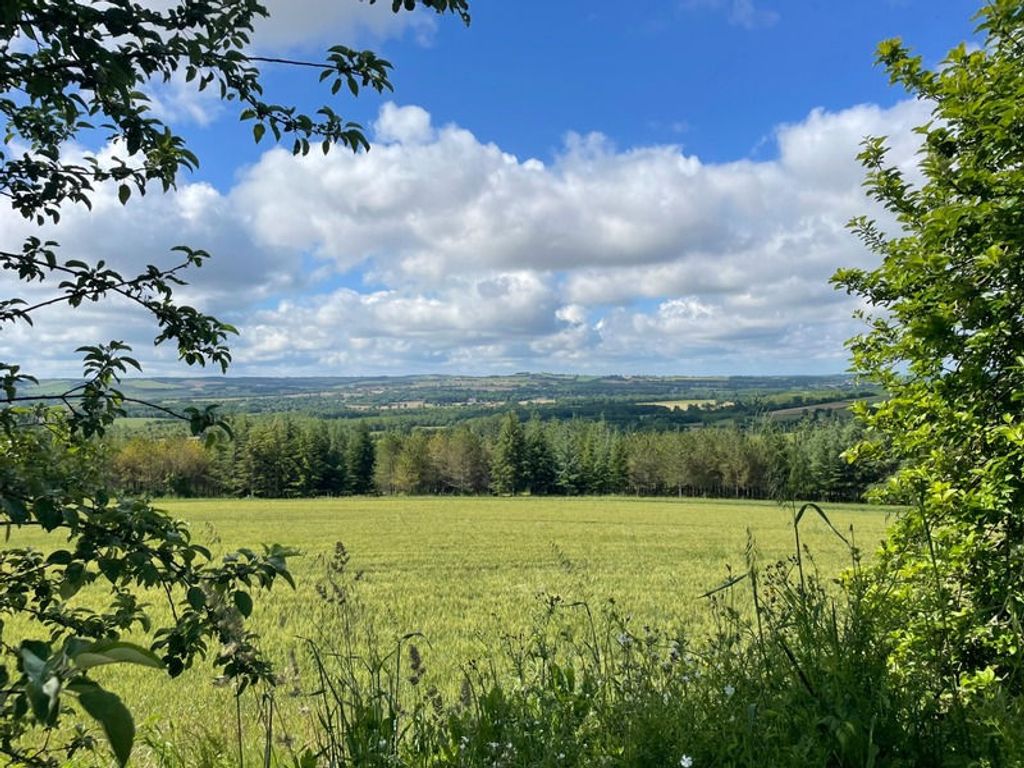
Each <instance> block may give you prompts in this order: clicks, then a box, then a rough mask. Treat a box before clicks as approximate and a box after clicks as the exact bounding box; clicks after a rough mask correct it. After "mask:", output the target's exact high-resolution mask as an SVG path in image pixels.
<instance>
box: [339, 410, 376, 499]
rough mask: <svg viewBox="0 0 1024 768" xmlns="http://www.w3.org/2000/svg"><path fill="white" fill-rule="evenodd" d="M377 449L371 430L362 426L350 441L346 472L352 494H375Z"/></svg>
mask: <svg viewBox="0 0 1024 768" xmlns="http://www.w3.org/2000/svg"><path fill="white" fill-rule="evenodd" d="M374 457H375V448H374V445H373V438H372V437H371V436H370V430H369V429H368V428H367V427H366V425H365V424H364V425H360V427H359V429H358V430H357V431H356V434H355V437H354V438H353V439H352V440H350V441H349V444H348V454H347V456H346V464H347V466H346V470H347V474H348V478H349V487H350V488H351V490H352V493H356V494H364V493H373V490H374V476H373V471H374V460H375V458H374Z"/></svg>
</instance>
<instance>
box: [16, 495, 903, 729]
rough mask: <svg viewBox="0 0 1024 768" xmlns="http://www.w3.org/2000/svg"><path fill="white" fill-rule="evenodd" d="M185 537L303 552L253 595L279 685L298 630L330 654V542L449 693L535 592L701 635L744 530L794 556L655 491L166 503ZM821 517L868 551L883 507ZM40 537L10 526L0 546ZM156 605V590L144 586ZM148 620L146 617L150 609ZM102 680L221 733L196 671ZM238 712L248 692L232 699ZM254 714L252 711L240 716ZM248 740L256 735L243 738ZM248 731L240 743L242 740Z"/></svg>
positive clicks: (762, 521)
mask: <svg viewBox="0 0 1024 768" xmlns="http://www.w3.org/2000/svg"><path fill="white" fill-rule="evenodd" d="M158 506H160V507H162V508H164V509H166V510H167V511H169V512H170V513H171V514H173V515H174V516H176V517H180V518H182V519H184V520H187V521H188V522H189V523H190V525H191V528H192V530H193V535H194V537H195V539H196V540H197V541H199V542H201V543H204V544H208V545H211V548H212V549H214V551H215V552H216V551H226V550H228V549H235V548H237V547H243V546H248V547H257V546H258V545H259V544H260V543H268V544H269V543H273V542H277V543H281V544H286V545H289V546H292V547H296V548H298V549H300V550H302V552H303V555H302V556H301V557H298V558H295V559H294V560H293V561H292V562H291V567H292V571H293V573H294V575H295V577H296V581H297V589H296V590H295V591H294V592H293V591H292V590H290V589H289V588H288V587H287V586H286V585H282V586H281V587H280V588H276V589H275V590H274V591H273V592H272V593H270V594H264V595H261V596H260V599H259V600H258V601H257V606H256V611H255V613H254V625H255V627H256V629H257V631H258V632H259V633H260V634H261V636H262V638H263V645H264V647H265V649H266V650H267V652H268V653H269V654H270V656H271V657H272V658H273V659H274V661H275V663H276V664H277V665H278V668H279V669H280V670H281V671H282V674H283V676H284V678H285V680H286V685H285V686H283V688H284V689H286V690H289V691H293V690H297V689H298V688H299V687H305V688H307V689H308V686H309V685H310V684H311V676H310V669H309V662H308V658H309V657H308V653H307V648H306V646H305V644H304V642H303V638H310V639H314V640H316V641H317V642H318V643H320V644H321V645H322V646H324V647H327V648H329V647H330V645H331V643H332V642H333V640H334V639H335V638H336V633H337V632H338V627H337V626H336V620H337V616H336V609H335V607H334V606H332V605H329V604H327V603H326V602H325V601H324V600H323V599H322V598H321V597H320V596H319V595H318V593H317V588H316V587H317V584H318V583H319V582H321V581H322V579H323V576H324V573H325V566H326V560H327V559H328V558H329V557H330V555H331V553H332V552H333V551H334V548H335V543H336V542H343V543H344V546H345V547H346V549H347V551H348V553H349V555H350V558H351V559H350V561H349V564H348V567H347V571H348V574H349V582H350V585H351V586H353V587H354V588H355V589H356V590H357V591H358V599H359V601H360V603H361V604H362V605H363V606H364V616H363V618H364V620H365V623H366V625H367V628H369V627H372V629H373V633H374V634H375V636H376V638H377V640H378V641H379V643H380V644H381V645H382V646H383V647H392V646H393V644H394V642H395V640H396V638H398V637H400V636H402V635H403V634H406V633H422V636H420V637H417V638H416V639H415V641H414V642H416V643H417V644H418V646H419V647H420V649H421V650H422V653H423V656H424V661H425V664H426V667H427V669H428V679H429V682H430V683H431V684H433V685H436V686H437V687H438V688H439V689H441V690H442V691H454V690H456V689H457V687H458V685H459V682H460V680H461V670H462V668H463V666H464V665H465V664H467V663H469V662H471V661H472V660H482V661H484V662H486V661H488V660H490V659H492V658H494V657H495V655H496V653H495V649H496V648H498V647H499V646H500V644H501V640H502V638H503V637H506V636H508V635H515V634H516V633H519V632H525V631H527V630H528V629H529V627H530V626H531V625H533V624H534V623H535V621H536V617H537V616H538V615H539V614H540V613H541V612H542V611H543V607H544V604H545V599H546V597H547V596H551V595H558V596H560V597H562V598H563V600H564V601H565V602H571V601H577V600H585V601H587V602H588V603H589V604H590V605H591V606H592V607H593V608H594V610H595V611H597V610H599V609H600V607H601V606H607V605H609V604H610V603H609V601H610V600H613V601H614V605H615V608H616V610H617V611H618V612H619V613H620V614H622V615H623V616H628V617H631V619H632V622H633V623H634V624H635V625H636V626H642V625H645V624H651V625H656V626H659V627H666V628H668V627H672V628H677V627H685V628H686V630H687V631H689V632H691V633H694V632H701V631H704V630H706V629H707V628H708V626H709V624H708V622H709V612H708V610H707V605H706V600H703V599H701V597H700V595H701V594H702V593H703V592H704V591H706V590H707V589H709V588H712V587H714V586H715V585H717V584H720V583H721V582H722V581H724V580H725V579H726V578H727V576H728V575H729V571H728V565H729V564H730V563H731V564H732V565H733V566H734V568H735V569H738V570H740V571H742V570H743V569H744V568H745V564H744V563H745V548H746V544H747V531H748V530H749V531H750V532H751V534H752V536H753V537H754V540H755V541H756V544H757V548H758V550H759V552H760V558H761V559H762V560H763V561H764V562H766V563H767V562H768V561H771V560H774V559H778V558H784V557H787V556H789V555H791V554H792V553H793V530H792V514H793V511H792V509H790V508H788V507H781V506H779V505H777V504H774V503H767V502H741V501H713V500H702V499H666V498H633V497H602V498H539V497H535V498H530V497H518V498H500V497H499V498H495V497H479V498H478V497H471V498H470V497H466V498H454V497H448V498H444V497H442V498H438V497H386V498H374V497H350V498H338V499H309V500H290V501H282V500H274V501H269V500H268V501H264V500H254V499H232V500H214V501H210V500H166V501H162V502H160V503H159V504H158ZM826 511H827V513H828V515H829V516H830V518H831V520H832V521H833V522H834V524H835V525H836V526H837V527H838V528H839V529H840V530H843V531H844V532H846V531H848V529H849V527H850V526H851V525H852V526H853V529H854V533H855V537H856V542H857V544H858V546H859V547H861V548H862V549H864V550H865V551H866V552H870V551H872V550H873V549H874V548H875V546H876V544H877V543H878V541H879V540H880V539H881V537H882V535H883V532H884V528H885V524H886V513H885V511H883V510H880V509H878V508H872V507H866V506H861V505H830V506H827V507H826ZM800 533H801V539H802V541H803V543H804V544H806V545H807V547H808V549H809V550H810V551H811V552H812V553H813V555H814V559H815V562H816V563H817V566H818V567H819V568H820V569H821V570H822V571H823V572H824V573H825V574H834V573H837V572H838V571H839V570H840V569H842V568H843V567H844V566H846V565H848V564H849V562H850V560H849V552H848V550H847V549H846V547H845V546H844V545H843V544H842V542H840V541H839V540H838V539H837V538H836V536H835V535H834V534H833V533H832V532H831V531H829V530H828V528H827V527H826V526H825V524H824V523H823V522H822V521H821V520H819V519H817V518H807V519H806V520H805V521H804V523H802V525H801V530H800ZM25 543H32V544H36V545H45V540H44V539H43V538H42V537H40V536H38V534H35V533H30V532H28V531H15V532H14V533H13V535H12V539H11V545H20V544H25ZM153 603H154V606H158V605H159V604H160V603H159V599H158V596H156V595H154V600H153ZM158 615H159V613H158ZM104 678H105V682H106V683H107V684H108V685H109V686H110V687H111V688H113V689H115V690H117V691H118V692H119V693H120V694H121V695H122V696H123V698H124V699H125V701H126V703H127V704H128V705H129V707H130V708H131V709H132V711H133V712H134V713H135V714H136V718H137V720H138V721H139V724H140V725H141V726H143V728H142V730H143V732H144V733H149V734H154V733H157V732H161V733H164V734H165V735H167V736H168V737H169V736H171V735H172V734H173V735H174V736H175V737H180V736H182V735H185V736H186V737H187V738H189V739H193V740H194V738H195V736H196V734H203V735H204V738H205V736H210V737H211V738H212V740H213V741H214V742H221V743H231V740H232V739H233V738H234V736H233V732H234V704H233V700H232V695H231V691H230V690H227V689H224V688H217V687H215V686H214V685H212V682H211V679H212V672H211V670H210V669H209V668H208V667H196V668H194V669H192V670H189V671H188V672H186V673H185V675H184V676H183V678H182V679H180V680H176V681H171V680H168V679H166V677H164V676H161V675H160V674H159V673H157V672H154V671H151V670H145V669H135V668H126V667H120V668H113V667H112V668H110V670H109V671H107V672H106V673H105V674H104ZM245 706H246V707H249V708H252V707H254V706H255V700H248V699H247V700H246V704H245ZM304 710H305V707H304V704H303V698H302V697H301V696H291V697H289V696H285V697H283V699H282V701H281V712H282V715H281V716H282V717H283V718H284V719H285V720H286V721H288V724H287V725H286V726H285V727H286V728H288V729H291V730H293V731H294V732H295V733H297V734H299V736H298V738H300V739H301V738H302V734H303V733H304V732H306V731H307V729H308V727H309V723H308V722H304V721H305V720H308V717H306V716H305V715H304V714H303V713H304ZM246 719H248V720H250V721H252V720H253V715H252V712H250V713H249V715H248V717H247V718H246ZM251 737H252V738H256V734H255V733H253V734H252V735H251ZM247 740H248V736H247Z"/></svg>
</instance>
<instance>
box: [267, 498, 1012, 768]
mask: <svg viewBox="0 0 1024 768" xmlns="http://www.w3.org/2000/svg"><path fill="white" fill-rule="evenodd" d="M794 512H795V513H796V514H795V515H794V527H793V535H794V551H793V554H792V555H791V556H789V557H787V558H784V559H781V560H777V561H774V562H770V563H767V564H762V563H761V562H760V558H759V556H758V553H757V548H756V545H755V542H754V540H753V538H752V537H751V538H750V539H749V540H748V546H747V557H746V567H745V570H743V571H741V572H739V573H736V574H733V575H730V577H729V578H728V579H727V580H726V582H725V583H724V584H723V585H722V587H721V588H719V589H716V590H713V591H712V592H710V593H708V594H707V595H706V598H707V602H708V606H707V608H708V611H709V612H710V615H711V617H712V626H713V629H712V631H711V632H710V633H707V634H703V635H701V636H697V637H694V636H690V635H688V634H687V632H686V630H685V628H683V627H654V626H651V625H649V624H638V623H637V622H635V621H634V620H633V619H632V618H631V617H630V616H629V614H628V613H627V612H626V611H625V610H624V609H623V608H622V607H621V606H619V605H617V604H615V603H614V602H612V601H609V602H606V603H604V604H601V605H591V604H589V603H586V602H574V601H571V600H568V599H565V598H563V597H560V596H557V595H545V596H543V599H542V600H541V601H540V602H539V603H538V610H537V614H536V616H535V618H534V621H533V622H532V623H531V624H530V628H529V629H528V630H527V631H524V632H518V633H515V634H507V635H504V636H502V637H501V638H500V639H499V642H497V643H495V644H494V646H493V648H494V650H493V653H491V654H490V655H489V656H488V657H487V658H483V659H477V660H466V663H465V665H464V668H463V677H462V682H461V686H460V688H459V691H458V693H457V694H445V693H444V692H443V691H442V689H441V688H439V687H438V686H437V685H436V684H435V681H433V680H432V676H431V672H430V669H429V667H430V664H431V659H430V646H429V644H428V643H426V642H425V638H422V637H419V636H403V637H399V638H397V639H395V640H393V641H390V642H382V639H381V638H380V637H378V636H376V634H375V632H374V628H373V626H372V621H371V620H369V619H368V614H367V612H366V611H365V607H364V606H363V605H362V604H361V602H360V599H359V597H358V586H359V585H358V582H357V581H356V580H355V579H354V578H353V577H352V576H351V575H350V574H349V573H348V569H347V564H348V558H347V553H346V552H345V550H344V548H343V547H340V546H339V548H338V549H337V550H336V552H335V555H334V556H333V557H332V558H331V559H330V562H329V563H327V565H326V570H325V574H324V577H323V580H322V581H321V583H320V586H319V589H318V592H319V594H320V596H321V599H322V603H323V610H325V611H329V612H332V613H334V614H336V617H337V620H336V621H334V622H333V623H332V624H331V626H334V627H336V628H339V627H340V631H337V630H336V632H335V633H334V635H333V636H331V637H320V638H309V642H308V654H309V659H310V661H311V663H312V664H313V665H314V668H315V670H316V679H317V685H316V686H315V687H314V688H313V690H310V691H308V692H305V693H304V694H303V696H305V697H307V702H308V708H309V716H310V717H311V718H312V719H313V720H314V722H315V727H314V732H315V734H316V735H315V738H314V740H313V741H312V742H311V743H309V744H307V745H303V746H302V747H297V746H296V745H295V744H291V743H288V740H287V739H286V738H285V739H282V738H280V737H278V738H277V739H276V740H275V738H274V737H273V736H271V738H270V740H269V741H268V745H270V747H269V748H268V750H267V753H266V755H265V764H267V765H269V764H271V763H275V762H276V763H281V764H292V765H298V766H304V767H305V766H314V765H324V766H367V767H370V768H376V767H378V766H379V767H380V768H384V767H385V766H410V767H411V766H453V767H458V768H475V767H476V766H551V767H552V768H554V767H556V766H652V767H653V766H680V767H681V768H687V767H688V766H706V765H716V766H717V765H737V766H740V765H744V766H753V765H763V766H809V765H821V766H863V767H866V768H870V767H873V766H926V765H935V766H940V765H943V766H944V765H950V766H952V765H964V766H966V765H979V766H981V765H991V766H999V765H1017V764H1022V763H1024V744H1022V741H1021V739H1020V738H1019V737H1020V736H1021V735H1024V713H1022V710H1021V703H1020V701H1006V700H1002V701H997V700H994V699H993V698H992V695H991V693H987V694H986V696H983V697H980V698H977V699H974V700H971V699H969V698H968V700H961V701H958V702H957V703H956V706H955V707H953V706H950V702H948V701H942V700H938V699H936V698H935V697H934V696H933V693H934V691H935V690H936V688H935V686H934V685H933V684H932V683H933V681H930V680H927V679H921V678H919V677H917V676H915V675H914V674H913V673H912V671H911V672H908V671H907V670H905V669H902V670H901V669H893V668H892V667H891V666H890V662H889V660H890V658H891V654H890V650H891V648H890V646H889V643H888V641H887V638H888V637H890V636H891V632H890V630H891V628H892V622H893V621H898V617H894V616H892V615H890V613H889V611H888V610H887V607H886V602H885V600H884V599H879V595H880V593H884V590H885V588H886V585H885V584H884V583H880V582H879V578H878V574H877V573H874V572H871V573H867V572H865V569H864V568H862V566H861V559H860V554H859V552H858V551H857V549H856V547H855V546H854V545H853V543H852V541H853V540H852V536H851V537H846V536H844V535H843V534H841V533H839V531H838V530H835V529H834V528H833V529H832V530H833V531H834V532H835V534H836V535H837V536H838V537H839V538H841V539H842V540H843V541H844V543H845V544H846V546H847V548H848V553H849V557H850V567H849V569H848V570H847V571H846V572H845V573H844V574H843V575H842V576H841V578H840V579H839V580H831V581H830V580H828V579H826V578H823V577H822V576H821V574H820V573H819V571H818V569H817V567H816V565H815V563H814V560H813V558H812V556H811V554H810V552H809V551H808V550H807V549H806V548H805V547H803V546H801V544H800V540H799V534H800V524H801V520H802V519H804V516H805V514H816V515H818V516H820V517H821V518H822V519H823V520H824V521H825V522H826V523H828V525H829V526H830V527H831V522H830V521H829V520H828V518H827V516H826V515H825V513H824V512H823V511H822V510H821V509H820V508H817V507H814V506H808V507H805V508H802V509H801V510H799V511H797V510H794ZM986 690H990V689H986Z"/></svg>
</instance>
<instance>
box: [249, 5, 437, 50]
mask: <svg viewBox="0 0 1024 768" xmlns="http://www.w3.org/2000/svg"><path fill="white" fill-rule="evenodd" d="M266 6H267V10H268V11H269V12H270V17H269V19H266V20H264V21H261V22H259V23H258V24H257V27H256V32H255V34H254V36H253V42H254V43H255V44H256V46H257V47H259V48H271V49H281V48H296V47H297V48H309V47H312V46H320V45H325V44H327V45H332V44H335V43H341V44H344V45H352V44H353V43H355V42H358V41H360V40H364V39H367V38H369V39H371V40H381V39H383V38H387V37H394V36H397V35H400V34H403V33H405V32H406V31H409V30H412V31H413V33H414V34H415V35H416V36H417V37H418V38H420V39H421V41H423V42H427V41H428V40H429V39H430V36H431V33H432V32H433V29H434V24H435V22H434V20H433V19H432V18H431V16H430V15H429V14H428V13H425V12H415V13H407V12H404V11H403V12H402V13H393V12H392V10H391V2H390V0H378V2H376V3H375V4H373V5H370V4H369V3H368V2H366V0H360V2H352V1H351V0H348V1H347V2H338V0H302V2H295V0H267V2H266Z"/></svg>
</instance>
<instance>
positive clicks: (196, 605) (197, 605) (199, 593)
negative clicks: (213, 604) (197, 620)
mask: <svg viewBox="0 0 1024 768" xmlns="http://www.w3.org/2000/svg"><path fill="white" fill-rule="evenodd" d="M185 599H186V600H188V604H189V605H191V606H192V608H193V609H195V610H197V611H198V610H200V609H201V608H202V607H203V606H204V605H206V593H205V592H203V590H202V589H201V588H200V587H192V588H191V589H190V590H189V591H188V594H187V595H186V597H185Z"/></svg>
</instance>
